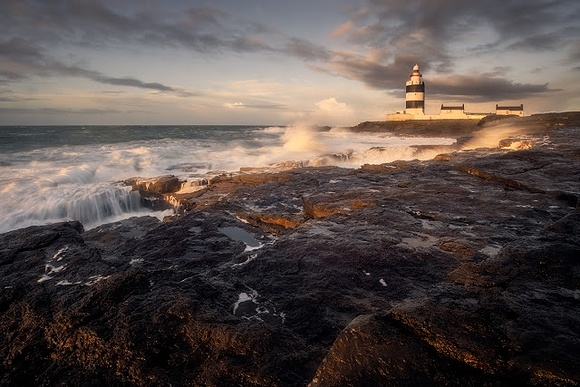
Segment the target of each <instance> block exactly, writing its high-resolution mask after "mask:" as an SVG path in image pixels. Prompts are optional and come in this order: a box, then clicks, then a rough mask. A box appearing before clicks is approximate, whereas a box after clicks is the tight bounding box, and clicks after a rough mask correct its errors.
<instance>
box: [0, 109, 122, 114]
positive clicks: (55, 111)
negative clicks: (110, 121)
mask: <svg viewBox="0 0 580 387" xmlns="http://www.w3.org/2000/svg"><path fill="white" fill-rule="evenodd" d="M117 113H123V112H122V111H120V110H114V109H77V110H75V109H53V108H39V109H34V108H32V109H28V108H0V114H6V115H8V114H10V115H36V114H40V115H46V114H48V115H55V114H58V115H61V114H117Z"/></svg>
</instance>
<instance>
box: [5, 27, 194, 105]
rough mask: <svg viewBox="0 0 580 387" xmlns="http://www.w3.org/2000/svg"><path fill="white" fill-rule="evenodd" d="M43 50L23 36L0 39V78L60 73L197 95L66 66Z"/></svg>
mask: <svg viewBox="0 0 580 387" xmlns="http://www.w3.org/2000/svg"><path fill="white" fill-rule="evenodd" d="M44 51H45V50H44V49H43V48H40V47H38V46H37V45H35V44H32V43H31V42H30V41H28V40H26V39H23V38H12V39H9V40H6V41H0V65H2V68H3V69H2V70H0V81H3V83H7V82H10V81H11V82H15V81H19V80H22V79H25V78H28V77H30V76H52V75H61V76H68V77H80V78H86V79H90V80H93V81H95V82H98V83H102V84H106V85H114V86H125V87H133V88H139V89H149V90H156V91H159V92H167V93H174V94H177V95H179V96H183V97H188V96H193V95H197V94H195V93H191V92H188V91H186V90H183V89H180V88H175V87H171V86H167V85H164V84H162V83H159V82H145V81H142V80H139V79H136V78H133V77H110V76H106V75H104V74H102V73H100V72H98V71H93V70H89V69H85V68H82V67H79V66H75V65H67V64H65V63H62V62H60V61H57V60H54V59H52V58H50V57H47V56H46V55H45V53H44ZM2 78H3V79H2Z"/></svg>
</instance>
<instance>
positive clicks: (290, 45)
mask: <svg viewBox="0 0 580 387" xmlns="http://www.w3.org/2000/svg"><path fill="white" fill-rule="evenodd" d="M283 51H284V52H286V53H287V54H290V55H291V56H294V57H297V58H300V59H304V60H322V61H324V60H328V59H329V58H330V55H331V54H330V52H329V51H328V50H326V49H325V48H324V47H322V46H320V45H316V44H313V43H311V42H308V41H306V40H304V39H298V38H290V39H289V41H288V42H287V43H286V46H285V48H284V50H283Z"/></svg>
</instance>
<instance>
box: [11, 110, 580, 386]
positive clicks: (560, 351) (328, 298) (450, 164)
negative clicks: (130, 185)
mask: <svg viewBox="0 0 580 387" xmlns="http://www.w3.org/2000/svg"><path fill="white" fill-rule="evenodd" d="M558 117H560V118H558ZM534 120H535V121H533V122H532V120H531V119H530V120H528V121H526V120H524V121H517V124H518V125H519V127H518V130H519V131H521V133H522V134H524V133H525V134H526V135H527V137H525V139H526V141H528V140H529V141H533V143H534V145H533V147H531V148H528V149H526V147H524V148H520V149H515V150H514V149H500V148H496V149H473V150H468V151H457V152H454V151H449V152H446V153H445V154H444V155H442V156H440V157H437V158H436V159H435V160H432V161H427V162H419V161H405V162H402V161H401V162H394V163H390V164H384V165H365V166H363V167H361V168H359V169H353V170H350V169H341V168H334V167H326V168H299V169H292V170H288V171H284V172H280V173H257V174H256V173H254V174H248V173H241V174H239V175H236V176H220V177H219V178H216V179H214V180H213V181H211V182H210V184H208V186H207V187H205V188H203V189H202V190H200V191H197V192H194V193H189V194H185V195H181V196H180V195H179V194H175V193H174V194H168V193H165V192H164V193H162V194H163V195H171V196H172V200H175V201H178V202H179V204H180V205H181V210H182V213H181V214H180V215H179V216H175V217H171V218H167V219H166V220H165V221H164V222H159V221H158V220H157V219H156V218H151V217H141V218H133V219H128V220H125V221H121V222H117V223H112V224H108V225H103V226H100V227H97V228H95V229H91V230H88V231H84V230H83V228H82V225H81V224H80V223H78V222H70V223H62V224H56V225H50V226H43V227H32V228H27V229H22V230H16V231H13V232H10V233H6V234H2V235H0V338H1V340H0V384H2V385H31V384H34V385H58V384H67V385H81V384H82V385H215V386H221V385H248V386H266V385H267V386H272V385H273V386H305V385H309V384H310V385H313V386H339V385H340V386H342V385H361V386H363V385H402V384H405V385H563V386H567V385H578V384H580V371H579V369H578V364H580V351H579V350H578V348H580V331H579V330H578V327H579V326H580V214H579V212H578V209H579V204H578V198H579V195H580V120H576V121H574V120H572V121H571V120H570V119H569V118H566V120H564V119H563V118H562V115H555V116H551V117H549V118H545V117H542V118H541V119H540V118H538V117H535V118H534ZM504 121H505V120H502V122H501V124H502V125H503V124H504ZM526 122H527V124H529V125H528V127H527V129H526ZM559 123H562V125H559ZM498 124H499V123H498ZM490 125H491V124H490ZM490 129H493V125H491V126H490ZM510 135H511V133H510ZM516 139H517V138H516ZM464 141H465V143H467V142H469V141H471V139H470V138H467V137H465V138H464ZM510 144H511V143H510ZM504 145H505V143H504ZM504 145H502V146H504ZM506 147H509V145H507V146H506Z"/></svg>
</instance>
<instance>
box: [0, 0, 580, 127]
mask: <svg viewBox="0 0 580 387" xmlns="http://www.w3.org/2000/svg"><path fill="white" fill-rule="evenodd" d="M579 20H580V2H579V1H577V0H486V1H465V0H405V1H401V0H291V1H289V0H283V1H282V0H281V1H278V0H213V1H197V0H189V1H186V0H0V125H68V124H71V125H75V124H86V125H90V124H97V125H99V124H112V125H125V124H127V125H131V124H144V125H154V124H186V125H187V124H244V125H292V124H297V123H309V124H319V125H333V126H338V125H345V126H346V125H355V124H357V123H358V122H361V121H378V120H384V119H385V116H386V114H387V113H393V112H396V111H402V110H404V108H405V106H404V105H405V91H404V88H405V82H406V81H407V80H408V78H409V74H410V72H411V70H412V67H413V65H415V64H416V63H417V64H419V65H420V67H421V72H422V73H423V79H424V81H425V89H426V113H427V114H438V113H439V109H440V106H441V104H442V103H446V104H461V103H464V104H465V110H466V111H467V112H494V111H495V105H496V104H500V105H519V104H520V103H523V104H524V109H525V113H526V114H533V113H541V112H549V111H570V110H580V82H578V81H579V80H580V22H579Z"/></svg>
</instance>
